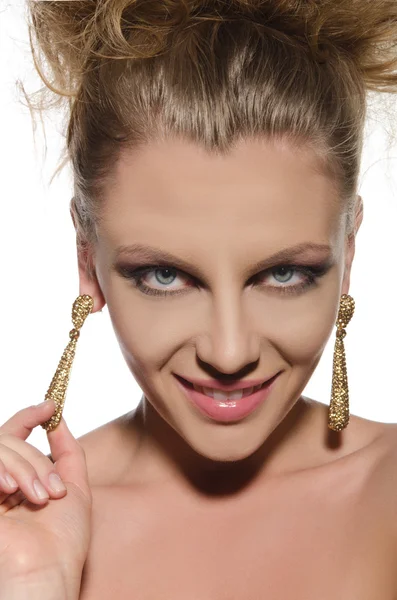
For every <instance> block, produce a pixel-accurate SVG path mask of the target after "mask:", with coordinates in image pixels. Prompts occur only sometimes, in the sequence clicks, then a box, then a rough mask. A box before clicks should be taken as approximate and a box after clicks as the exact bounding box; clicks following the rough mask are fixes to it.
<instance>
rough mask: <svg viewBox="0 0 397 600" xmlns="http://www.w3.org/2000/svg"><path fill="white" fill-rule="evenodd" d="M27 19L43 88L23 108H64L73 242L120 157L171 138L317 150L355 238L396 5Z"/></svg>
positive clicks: (386, 82)
mask: <svg viewBox="0 0 397 600" xmlns="http://www.w3.org/2000/svg"><path fill="white" fill-rule="evenodd" d="M28 8H29V13H28V14H29V17H30V19H29V32H30V44H31V50H32V53H33V58H34V63H35V66H36V69H37V71H38V73H39V75H40V77H41V78H42V80H43V82H44V87H43V88H41V89H40V90H39V91H38V92H36V93H35V94H32V95H31V98H30V103H31V104H32V100H33V99H34V97H36V96H37V95H39V104H37V105H36V106H35V107H34V108H36V109H37V108H38V109H39V110H40V111H41V110H43V108H45V107H50V106H58V104H59V103H60V102H63V101H65V99H66V101H67V107H68V121H67V131H66V149H65V153H66V161H69V160H70V162H71V166H72V171H73V177H74V196H73V198H72V207H73V210H74V214H75V216H76V219H77V223H76V225H77V231H78V240H79V244H87V243H88V244H89V243H91V242H93V241H94V240H95V225H96V223H97V222H98V220H99V219H100V206H101V202H103V200H104V198H105V192H106V190H107V189H108V188H109V187H110V186H111V183H112V175H113V173H114V167H115V165H116V162H117V159H118V157H119V154H120V152H121V150H123V149H124V148H128V149H132V148H139V146H141V145H143V144H146V143H148V142H150V140H155V139H159V138H162V139H166V138H170V137H172V136H178V137H182V138H185V139H187V140H190V141H193V142H195V143H197V144H200V145H201V146H203V147H204V148H205V149H207V150H208V151H209V152H215V153H227V152H228V151H230V150H231V149H232V148H233V145H234V144H235V143H236V142H237V141H238V140H239V139H240V138H247V137H256V136H259V137H266V138H268V139H276V138H281V137H286V138H287V139H288V140H289V141H290V142H291V143H294V144H295V145H296V148H297V151H299V148H301V147H302V144H305V145H308V146H310V147H313V148H314V149H315V150H316V152H317V153H318V156H319V158H320V159H321V165H322V168H324V169H326V171H327V172H328V173H330V174H332V175H333V178H332V181H333V182H334V183H335V189H336V190H337V193H338V197H339V198H340V199H341V201H343V202H345V206H346V214H347V218H348V231H349V232H351V231H352V228H353V225H354V223H353V211H354V208H355V200H356V194H357V184H358V175H359V169H360V160H361V152H362V144H363V130H364V122H365V116H366V108H367V94H366V92H367V91H368V90H373V91H379V92H395V91H396V89H397V73H396V65H397V2H396V1H395V0H204V1H198V0H117V1H115V0H95V1H93V0H78V1H74V0H71V1H69V0H63V1H52V0H49V1H48V0H43V1H41V0H28ZM44 64H45V65H46V67H48V68H49V71H50V76H48V75H46V74H45V73H44ZM64 164H65V162H64ZM176 168H177V165H176Z"/></svg>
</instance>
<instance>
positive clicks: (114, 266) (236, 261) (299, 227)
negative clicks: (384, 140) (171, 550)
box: [72, 140, 363, 499]
mask: <svg viewBox="0 0 397 600" xmlns="http://www.w3.org/2000/svg"><path fill="white" fill-rule="evenodd" d="M329 177H330V176H329V175H327V174H326V173H323V172H322V171H321V169H320V168H319V162H318V159H317V157H316V155H315V154H314V153H313V151H312V150H305V149H303V148H302V149H299V152H297V150H296V148H293V147H292V146H289V145H288V144H287V143H286V142H281V141H279V142H277V143H275V142H270V141H266V140H245V141H240V142H239V143H238V144H237V145H236V147H235V148H234V150H233V151H232V152H231V153H230V154H229V155H228V156H226V157H219V156H217V157H215V156H210V155H209V154H207V153H206V152H205V151H204V150H203V149H201V148H199V147H198V146H196V145H194V144H192V143H190V142H187V141H184V140H168V141H166V142H158V143H151V144H150V145H147V146H146V147H144V148H141V149H140V150H139V151H137V152H134V153H132V152H130V153H124V154H122V156H121V159H120V161H119V163H118V165H117V169H116V171H115V173H114V181H113V183H112V187H111V188H110V187H109V190H108V193H107V198H106V202H105V204H104V206H103V208H102V213H101V217H102V219H101V222H100V225H99V226H98V229H97V234H98V243H97V244H96V245H95V247H92V248H91V250H90V252H89V253H83V252H81V251H79V253H78V261H79V278H80V292H79V293H80V294H89V295H91V296H92V297H93V299H94V308H93V312H96V311H98V310H101V309H102V307H103V306H104V305H105V303H106V304H107V305H108V310H109V314H110V318H111V321H112V324H113V327H114V331H115V333H116V336H117V338H118V341H119V343H120V347H121V350H122V353H123V356H124V358H125V360H126V362H127V364H128V366H129V368H130V370H131V373H132V374H133V376H134V377H135V379H136V380H137V382H138V384H139V385H140V387H141V389H142V391H143V397H142V399H141V402H140V404H139V406H138V407H137V409H136V410H134V411H132V412H131V413H129V414H128V415H126V416H125V417H124V418H123V419H120V420H119V421H118V422H117V427H118V433H119V435H120V436H121V438H120V439H122V443H121V444H122V448H123V453H121V452H120V459H121V465H120V470H119V475H120V482H123V483H124V484H128V483H129V482H130V483H131V482H133V480H134V478H135V479H136V478H137V477H139V478H140V479H141V480H142V481H143V480H144V481H153V482H168V483H171V484H172V485H173V486H174V487H175V488H177V489H178V490H180V491H181V492H182V493H183V494H189V496H190V497H191V496H192V495H193V496H194V497H195V498H197V497H204V496H205V497H206V498H211V499H214V498H215V497H216V496H218V495H219V494H224V493H229V494H231V493H234V492H236V491H237V490H242V489H244V490H250V489H255V488H256V487H257V485H258V484H259V485H260V484H261V483H262V482H264V481H266V480H267V479H268V478H269V477H270V476H277V475H280V474H285V473H289V472H294V471H298V470H300V469H304V468H308V467H315V466H316V463H317V462H319V463H327V462H331V461H332V460H333V458H334V455H335V452H339V453H341V452H343V453H346V452H347V450H348V449H350V450H353V449H354V444H356V443H358V441H357V439H355V440H353V438H352V437H351V436H349V434H348V433H347V432H348V430H349V427H348V428H347V430H345V432H343V433H342V434H336V433H333V432H331V431H329V430H327V426H326V409H327V407H325V406H323V405H321V406H320V405H319V403H315V402H313V401H310V400H309V399H307V398H305V397H302V396H301V393H302V391H303V389H304V387H305V386H306V384H307V382H308V380H309V379H310V377H311V375H312V373H313V371H314V369H315V368H316V366H317V364H318V362H319V360H320V358H321V355H322V352H323V350H324V347H325V345H326V343H327V341H328V339H329V337H330V335H331V334H333V333H334V332H335V321H336V317H337V312H338V308H339V299H340V296H341V295H342V294H344V293H346V294H347V293H349V286H350V273H351V267H352V261H353V258H354V252H355V235H356V234H357V232H358V230H359V227H360V225H361V222H362V217H363V208H362V200H361V198H359V201H358V203H357V210H356V215H355V232H354V234H353V235H352V236H350V237H348V236H347V235H346V222H345V215H344V207H343V206H342V205H341V203H340V202H339V200H338V198H337V197H336V193H335V187H334V185H333V184H334V182H333V181H332V180H330V178H329ZM72 218H73V219H74V216H73V213H72ZM74 222H75V219H74ZM303 243H311V244H319V245H326V246H328V247H329V250H324V249H318V250H309V251H306V252H304V253H301V254H300V255H297V256H295V258H294V259H293V260H289V261H288V260H284V262H281V263H280V262H278V263H277V261H274V262H270V264H269V266H268V267H267V268H266V269H255V265H256V264H257V263H258V262H259V261H263V260H265V259H267V258H269V257H271V256H272V255H273V254H275V253H276V252H279V251H281V250H284V249H287V248H292V247H294V246H296V245H298V244H303ZM132 244H143V245H145V246H151V247H155V248H158V249H161V250H163V251H166V252H169V253H172V254H173V255H175V256H176V257H179V258H180V259H183V260H185V261H188V262H189V264H190V265H191V268H190V269H189V268H185V269H184V270H182V271H176V272H174V271H172V272H171V273H167V272H164V271H160V272H159V271H157V278H156V271H155V270H153V271H152V272H151V273H149V274H146V275H145V276H144V278H143V281H144V283H145V284H146V285H147V286H149V287H150V288H156V289H159V290H164V289H165V290H168V291H175V290H178V291H180V290H181V291H182V293H180V294H178V295H176V294H175V295H169V296H154V295H147V294H145V293H143V292H142V291H140V290H139V289H138V288H137V287H135V286H134V284H133V281H131V280H128V279H126V278H125V277H124V276H123V272H124V271H123V269H125V268H126V267H128V268H129V270H130V271H132V270H133V269H134V268H136V267H138V266H142V265H144V264H152V265H153V261H151V260H142V255H139V254H137V253H135V254H128V253H125V252H124V253H121V254H118V253H117V249H118V248H119V247H121V246H128V245H132ZM88 261H92V263H93V265H94V267H95V274H96V275H95V277H94V278H90V277H89V275H88V270H87V264H88ZM327 261H328V267H327V270H326V272H325V274H324V275H322V276H321V277H319V278H318V279H317V282H316V284H315V285H312V286H309V287H306V288H305V289H300V290H296V291H295V293H290V294H287V293H285V294H283V293H282V291H283V289H284V290H285V289H286V288H288V286H290V287H289V289H290V290H291V289H292V286H297V285H298V284H300V283H302V282H304V281H305V279H306V276H305V275H304V274H303V273H300V272H299V271H293V272H288V271H287V272H285V271H284V272H282V271H280V270H279V271H276V272H274V271H273V272H271V271H270V267H276V266H278V267H280V266H282V265H288V264H291V263H295V264H301V265H313V264H323V263H326V262H327ZM168 265H169V266H170V267H173V266H176V265H174V263H172V262H169V263H168ZM197 273H200V275H198V274H197ZM259 274H261V275H260V277H258V278H257V282H256V283H252V282H250V280H251V277H252V276H253V275H258V276H259ZM276 373H279V375H278V378H277V380H276V381H275V384H274V387H273V391H272V392H271V394H270V396H269V397H268V399H267V400H266V402H265V403H264V404H263V405H262V406H261V407H260V408H259V409H258V410H257V411H255V412H254V413H253V414H251V415H250V416H249V417H247V418H245V419H244V420H242V421H240V422H238V423H234V424H228V425H225V424H222V423H216V422H214V421H210V420H208V419H206V418H205V417H204V416H202V415H200V413H198V412H197V411H196V410H195V408H194V407H193V406H191V405H190V404H189V402H188V401H187V399H186V398H185V397H184V394H183V391H182V390H181V389H180V387H179V385H178V383H177V381H176V379H175V376H174V374H178V375H180V376H182V377H185V378H186V379H189V378H194V377H197V378H210V377H211V378H212V377H213V378H218V379H219V380H220V381H229V380H234V379H241V380H244V381H249V380H251V379H257V378H259V379H263V380H264V379H268V378H269V377H271V376H273V375H275V374H276ZM120 448H121V446H120ZM132 457H133V460H134V470H133V471H134V472H133V473H132V472H131V471H132V469H131V468H129V466H130V464H131V458H132Z"/></svg>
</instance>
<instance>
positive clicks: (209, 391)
mask: <svg viewBox="0 0 397 600" xmlns="http://www.w3.org/2000/svg"><path fill="white" fill-rule="evenodd" d="M262 385H263V384H262V383H260V384H259V385H256V386H254V387H249V388H246V389H245V390H236V391H234V392H229V393H225V392H221V391H219V390H214V389H213V388H207V387H202V386H201V385H195V384H193V387H194V389H195V390H196V392H200V393H201V394H204V395H205V396H209V397H210V398H214V400H241V398H245V396H249V395H250V394H253V393H254V392H257V391H258V390H259V389H260V388H261V387H262Z"/></svg>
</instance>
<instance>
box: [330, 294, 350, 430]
mask: <svg viewBox="0 0 397 600" xmlns="http://www.w3.org/2000/svg"><path fill="white" fill-rule="evenodd" d="M354 307H355V302H354V300H353V298H352V297H351V296H349V295H348V294H343V295H342V296H341V299H340V306H339V312H338V318H337V321H336V326H337V331H336V340H335V349H334V358H333V372H332V390H331V403H330V406H329V413H328V427H329V429H332V430H333V431H342V429H344V428H345V427H347V425H348V423H349V417H350V414H349V388H348V381H347V371H346V356H345V346H344V344H343V338H344V337H345V335H346V330H345V327H346V325H347V324H348V323H349V321H350V319H351V318H352V316H353V313H354Z"/></svg>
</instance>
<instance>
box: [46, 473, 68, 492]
mask: <svg viewBox="0 0 397 600" xmlns="http://www.w3.org/2000/svg"><path fill="white" fill-rule="evenodd" d="M48 479H49V481H50V488H51V489H52V491H53V492H55V493H58V492H64V491H65V490H66V487H65V486H64V484H63V482H62V479H61V478H60V477H59V475H57V474H56V473H51V475H50V476H49V478H48Z"/></svg>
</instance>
